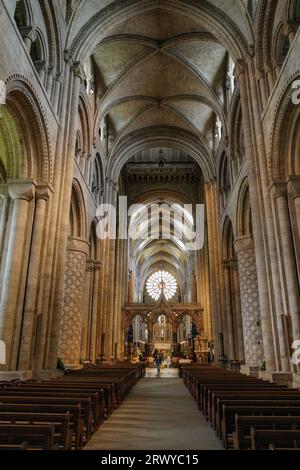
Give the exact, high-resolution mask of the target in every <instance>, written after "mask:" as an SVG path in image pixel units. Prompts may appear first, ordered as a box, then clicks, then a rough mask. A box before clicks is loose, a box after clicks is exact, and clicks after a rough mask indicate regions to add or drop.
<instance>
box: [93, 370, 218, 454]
mask: <svg viewBox="0 0 300 470" xmlns="http://www.w3.org/2000/svg"><path fill="white" fill-rule="evenodd" d="M147 375H148V378H144V379H141V380H140V381H139V382H138V384H137V385H136V386H135V387H134V388H133V389H132V391H131V392H130V394H129V396H128V397H127V398H126V400H125V401H124V403H123V404H122V405H121V407H120V408H119V409H118V410H116V411H115V412H114V413H113V415H112V416H111V417H110V418H109V419H108V420H107V421H106V422H105V423H104V424H103V425H102V426H101V428H100V429H99V431H97V433H96V434H95V435H94V436H93V437H92V439H91V440H90V442H89V443H88V445H87V446H86V447H85V449H86V450H114V449H119V450H127V449H128V450H139V449H145V450H159V449H170V450H172V449H174V450H179V449H180V450H221V449H222V446H221V444H220V442H219V440H218V438H217V437H216V435H215V434H214V432H213V431H212V429H211V427H210V426H209V424H208V423H207V422H206V420H205V419H204V417H203V415H202V414H201V412H200V411H199V410H198V409H197V405H196V403H195V402H194V400H193V398H192V397H191V395H190V394H189V392H188V390H187V389H186V387H185V386H184V384H183V382H182V379H179V378H178V377H176V376H177V375H178V373H177V370H176V369H170V370H169V371H168V370H165V369H163V370H162V372H161V377H159V378H157V377H155V375H156V371H155V369H152V370H150V371H148V372H147Z"/></svg>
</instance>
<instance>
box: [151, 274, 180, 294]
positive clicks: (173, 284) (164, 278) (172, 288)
mask: <svg viewBox="0 0 300 470" xmlns="http://www.w3.org/2000/svg"><path fill="white" fill-rule="evenodd" d="M146 287H147V291H148V294H149V295H150V297H152V299H154V300H158V299H159V297H160V296H161V294H162V293H164V296H165V298H166V299H167V300H169V299H171V298H172V297H173V296H174V295H175V293H176V290H177V281H176V279H175V277H174V276H172V274H170V273H169V272H167V271H157V272H156V273H154V274H152V275H151V276H150V277H149V279H148V281H147V284H146Z"/></svg>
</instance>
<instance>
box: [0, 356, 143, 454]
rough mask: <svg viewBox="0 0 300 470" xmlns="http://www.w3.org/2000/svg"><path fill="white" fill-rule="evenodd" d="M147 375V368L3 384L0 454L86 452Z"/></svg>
mask: <svg viewBox="0 0 300 470" xmlns="http://www.w3.org/2000/svg"><path fill="white" fill-rule="evenodd" d="M144 374H145V364H143V363H140V364H118V365H116V366H109V365H105V366H104V365H102V366H101V367H96V366H94V367H89V368H87V369H82V370H80V371H72V370H69V371H66V374H65V375H64V376H62V377H59V378H56V379H53V380H48V381H37V380H33V379H30V380H25V381H21V380H12V381H5V382H0V450H2V449H20V450H22V449H28V450H31V449H38V450H52V449H55V450H58V449H62V450H73V449H76V450H78V449H81V448H82V447H84V445H85V444H86V443H87V442H88V441H89V440H90V438H91V437H92V435H93V433H94V432H95V431H97V429H98V428H99V426H100V425H101V424H102V423H103V421H104V420H105V419H106V418H108V417H109V416H110V415H111V413H112V412H113V411H114V410H115V409H116V408H118V407H119V406H120V404H121V403H122V401H123V400H124V398H125V397H126V395H127V394H128V393H129V391H130V390H131V388H132V387H133V386H134V385H135V384H136V382H137V381H138V380H139V378H141V377H142V376H143V375H144Z"/></svg>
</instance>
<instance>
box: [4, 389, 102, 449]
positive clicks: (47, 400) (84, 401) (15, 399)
mask: <svg viewBox="0 0 300 470" xmlns="http://www.w3.org/2000/svg"><path fill="white" fill-rule="evenodd" d="M1 403H5V404H6V403H11V404H18V403H19V404H31V405H55V406H56V405H67V406H69V405H81V417H82V420H83V428H82V432H83V443H85V442H86V441H87V440H88V439H89V438H90V436H91V434H92V429H93V415H92V407H91V399H90V398H81V399H80V400H79V399H77V398H54V397H49V396H32V395H29V396H28V395H27V396H26V395H25V396H22V395H19V396H9V395H8V396H3V395H0V404H1ZM57 409H58V408H57Z"/></svg>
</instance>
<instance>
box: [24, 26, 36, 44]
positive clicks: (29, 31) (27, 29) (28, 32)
mask: <svg viewBox="0 0 300 470" xmlns="http://www.w3.org/2000/svg"><path fill="white" fill-rule="evenodd" d="M20 33H21V36H22V38H23V39H25V38H28V39H30V41H32V42H34V41H35V40H36V32H35V30H34V28H33V27H32V26H21V27H20Z"/></svg>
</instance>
